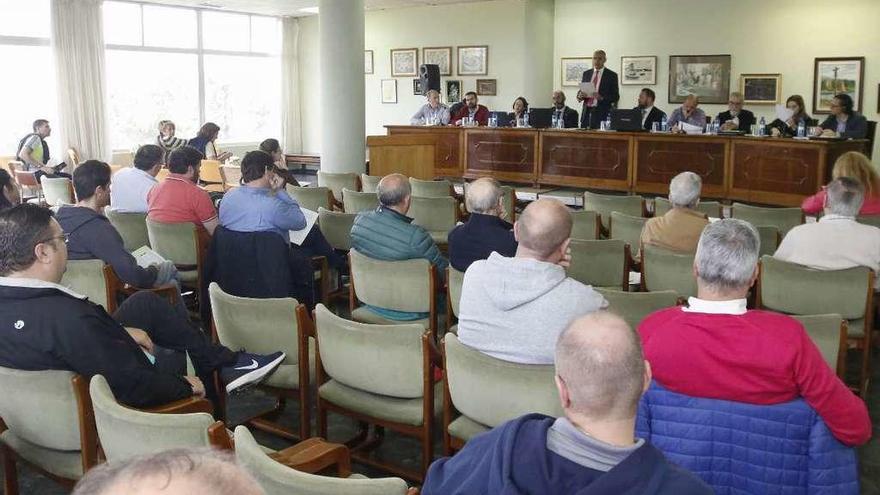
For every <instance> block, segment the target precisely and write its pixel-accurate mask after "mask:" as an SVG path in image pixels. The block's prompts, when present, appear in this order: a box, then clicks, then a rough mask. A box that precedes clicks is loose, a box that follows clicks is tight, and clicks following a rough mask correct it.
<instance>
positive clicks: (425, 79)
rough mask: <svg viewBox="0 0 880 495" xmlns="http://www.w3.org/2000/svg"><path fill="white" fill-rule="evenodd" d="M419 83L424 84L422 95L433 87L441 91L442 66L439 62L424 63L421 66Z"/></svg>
mask: <svg viewBox="0 0 880 495" xmlns="http://www.w3.org/2000/svg"><path fill="white" fill-rule="evenodd" d="M419 84H421V86H422V95H425V94H427V93H428V91H429V90H431V89H433V90H434V91H436V92H438V93H439V92H440V66H439V65H437V64H422V65H421V66H420V67H419Z"/></svg>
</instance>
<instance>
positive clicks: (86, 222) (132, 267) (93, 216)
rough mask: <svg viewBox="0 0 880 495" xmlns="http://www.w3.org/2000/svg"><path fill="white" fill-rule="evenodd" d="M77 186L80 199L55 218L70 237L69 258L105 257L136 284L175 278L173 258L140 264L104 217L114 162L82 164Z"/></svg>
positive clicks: (162, 282) (75, 175) (119, 273)
mask: <svg viewBox="0 0 880 495" xmlns="http://www.w3.org/2000/svg"><path fill="white" fill-rule="evenodd" d="M148 146H152V145H148ZM153 147H154V148H158V147H157V146H153ZM132 170H135V169H132ZM73 187H74V189H75V190H76V197H77V199H78V200H79V201H78V202H77V203H76V204H75V205H71V206H62V207H61V208H60V209H59V210H58V213H57V215H56V217H55V218H56V220H58V223H59V224H60V225H61V230H63V231H64V233H65V235H66V236H67V254H68V258H69V259H72V260H93V259H99V260H102V261H103V262H104V263H106V264H108V265H110V266H112V267H113V271H114V272H116V275H117V276H119V278H120V280H122V281H123V282H125V283H127V284H129V285H132V286H134V287H144V288H148V287H154V286H155V287H158V286H162V285H165V284H168V283H169V282H171V281H173V280H174V279H175V275H176V274H177V269H176V268H175V267H174V263H172V262H171V261H165V262H164V263H162V264H159V265H151V266H149V267H148V268H143V267H140V266H138V264H137V261H136V260H135V259H134V256H132V255H131V253H129V252H128V251H126V250H125V245H124V244H123V242H122V237H121V236H120V235H119V232H117V231H116V229H115V228H113V225H111V224H110V221H109V220H107V217H105V216H104V214H103V211H104V207H106V206H107V204H109V203H110V196H111V193H110V165H107V164H106V163H104V162H100V161H98V160H88V161H85V162H83V163H81V164H80V165H79V166H78V167H76V170H75V171H74V172H73Z"/></svg>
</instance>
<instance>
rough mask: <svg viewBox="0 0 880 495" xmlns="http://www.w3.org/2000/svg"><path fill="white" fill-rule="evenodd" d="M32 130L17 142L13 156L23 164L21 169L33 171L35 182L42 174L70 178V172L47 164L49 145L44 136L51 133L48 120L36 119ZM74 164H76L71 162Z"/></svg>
mask: <svg viewBox="0 0 880 495" xmlns="http://www.w3.org/2000/svg"><path fill="white" fill-rule="evenodd" d="M33 130H34V132H32V133H30V134H28V135H27V136H25V137H24V138H22V140H21V141H19V143H18V150H17V151H16V152H15V156H16V157H17V158H18V159H19V160H21V163H22V164H24V168H23V170H29V171H32V172H33V173H34V177H35V178H36V179H37V182H39V181H40V178H41V177H43V176H44V175H45V176H46V177H66V178H68V179H69V178H70V174H66V173H63V172H59V171H58V169H56V168H55V167H50V166H49V158H50V155H49V145H48V144H47V143H46V138H47V137H49V135H50V134H52V128H51V127H49V121H48V120H45V119H37V120H35V121H34V125H33ZM72 165H73V166H75V165H76V164H75V163H74V164H72Z"/></svg>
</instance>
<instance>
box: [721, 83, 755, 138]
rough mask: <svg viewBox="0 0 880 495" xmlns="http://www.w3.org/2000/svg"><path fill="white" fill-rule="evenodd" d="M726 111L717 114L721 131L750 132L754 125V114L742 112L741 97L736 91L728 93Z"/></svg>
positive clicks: (746, 111)
mask: <svg viewBox="0 0 880 495" xmlns="http://www.w3.org/2000/svg"><path fill="white" fill-rule="evenodd" d="M727 107H728V110H727V111H726V112H721V113H719V114H718V117H715V118H716V119H718V123H719V124H721V130H722V131H740V132H752V126H753V125H754V124H755V114H753V113H752V112H750V111H748V110H743V95H742V93H739V92H737V91H734V92H733V93H730V98H728V100H727Z"/></svg>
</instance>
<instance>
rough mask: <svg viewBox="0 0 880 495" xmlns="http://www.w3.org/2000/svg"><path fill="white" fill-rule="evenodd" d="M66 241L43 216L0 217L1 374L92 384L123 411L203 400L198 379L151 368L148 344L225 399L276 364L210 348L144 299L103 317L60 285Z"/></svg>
mask: <svg viewBox="0 0 880 495" xmlns="http://www.w3.org/2000/svg"><path fill="white" fill-rule="evenodd" d="M66 239H67V236H66V235H65V234H64V233H63V232H62V230H61V226H60V225H58V222H57V221H55V219H54V218H52V213H51V212H50V211H49V210H47V209H44V208H41V207H39V206H35V205H31V204H24V205H19V206H17V207H15V208H10V209H8V210H5V211H3V212H0V366H3V367H6V368H13V369H20V370H69V371H74V372H76V373H79V374H81V375H83V376H85V377H87V378H90V377H91V376H93V375H98V374H100V375H103V376H104V377H105V378H107V381H108V383H109V384H110V388H111V389H112V390H113V393H114V394H115V395H116V397H117V399H119V401H120V402H122V403H123V404H126V405H129V406H133V407H151V406H157V405H160V404H164V403H167V402H171V401H175V400H179V399H184V398H187V397H190V396H200V397H201V396H204V395H205V385H204V382H203V381H202V380H201V379H200V378H198V377H191V376H185V377H181V376H176V375H173V374H168V373H164V372H161V371H159V370H158V369H157V368H156V367H155V366H154V365H153V363H152V359H153V358H152V350H153V342H154V341H155V343H156V344H157V345H160V346H162V347H165V348H168V349H172V350H176V351H187V352H188V353H189V355H190V357H191V358H192V361H193V364H194V365H195V368H196V371H197V373H198V374H199V375H201V376H208V374H209V373H210V372H212V371H213V370H216V369H219V370H220V375H221V378H222V380H223V382H224V383H225V384H226V390H227V392H231V391H233V390H236V389H238V388H240V387H242V386H244V385H249V384H253V383H256V382H258V381H259V380H261V379H263V378H265V377H266V376H267V375H268V374H269V373H270V372H272V371H273V370H274V369H275V368H277V366H278V365H279V364H280V363H281V361H282V360H283V359H284V353H281V352H278V353H274V354H270V355H267V356H262V355H255V354H247V353H244V352H237V353H236V352H233V351H231V350H229V349H227V348H225V347H222V346H219V345H215V344H212V343H211V342H210V339H208V337H206V336H205V335H204V334H203V333H201V332H200V331H198V330H196V329H194V328H193V327H191V326H190V325H189V323H188V322H187V321H186V320H185V319H184V318H181V317H180V316H179V315H178V314H177V313H176V312H175V311H174V310H173V309H172V308H171V305H170V304H169V303H168V302H167V301H165V300H164V299H162V298H160V297H159V296H157V295H155V294H153V293H152V292H140V293H137V294H135V295H133V296H132V297H130V298H128V299H127V300H126V301H125V302H124V303H123V304H122V305H121V306H120V307H119V310H118V311H117V312H116V313H115V314H114V316H113V317H111V316H110V315H108V314H107V313H106V312H105V311H104V309H103V308H102V307H101V306H99V305H97V304H94V303H92V302H90V301H88V299H86V298H85V297H83V296H81V295H79V294H77V293H75V292H73V291H71V290H69V289H67V288H65V287H63V286H61V285H58V282H60V281H61V277H62V275H63V274H64V270H65V268H66V265H67V247H66V242H65V241H66Z"/></svg>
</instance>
